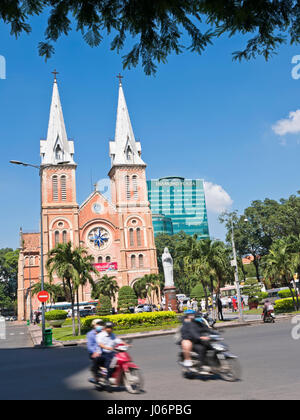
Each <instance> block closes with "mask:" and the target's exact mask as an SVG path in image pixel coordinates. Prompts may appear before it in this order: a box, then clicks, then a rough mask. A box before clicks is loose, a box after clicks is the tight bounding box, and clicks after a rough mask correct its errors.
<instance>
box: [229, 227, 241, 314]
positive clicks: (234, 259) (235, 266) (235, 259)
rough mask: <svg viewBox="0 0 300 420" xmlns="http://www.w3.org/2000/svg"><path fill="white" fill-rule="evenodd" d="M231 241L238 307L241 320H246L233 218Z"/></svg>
mask: <svg viewBox="0 0 300 420" xmlns="http://www.w3.org/2000/svg"><path fill="white" fill-rule="evenodd" d="M231 241H232V251H233V265H234V278H235V287H236V291H237V298H238V307H239V320H240V321H244V316H243V308H242V300H241V290H240V281H239V272H238V264H237V256H236V249H235V242H234V231H233V220H232V219H231Z"/></svg>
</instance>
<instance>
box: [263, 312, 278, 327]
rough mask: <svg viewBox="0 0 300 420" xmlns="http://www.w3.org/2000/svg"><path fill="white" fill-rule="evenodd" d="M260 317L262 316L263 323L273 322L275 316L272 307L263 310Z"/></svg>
mask: <svg viewBox="0 0 300 420" xmlns="http://www.w3.org/2000/svg"><path fill="white" fill-rule="evenodd" d="M261 317H262V320H263V322H264V323H266V324H267V323H272V324H274V322H275V318H276V316H275V312H274V309H269V310H267V311H265V312H263V313H262V314H261Z"/></svg>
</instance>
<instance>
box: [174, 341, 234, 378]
mask: <svg viewBox="0 0 300 420" xmlns="http://www.w3.org/2000/svg"><path fill="white" fill-rule="evenodd" d="M208 337H209V341H207V342H206V346H207V351H206V354H205V358H204V363H203V365H201V363H200V361H199V356H198V353H195V352H192V353H191V358H192V362H193V366H192V367H185V366H183V360H184V357H183V353H182V351H181V352H180V353H179V361H178V362H179V364H180V365H181V367H182V373H183V376H184V377H186V378H188V379H192V378H194V377H195V376H201V375H203V373H204V372H205V375H208V376H209V375H210V376H214V375H218V376H220V377H221V378H222V379H223V380H225V381H228V382H235V381H237V380H239V379H240V376H241V368H240V364H239V361H238V357H237V356H235V355H234V354H232V353H230V352H229V349H228V347H227V345H226V344H224V343H223V342H222V341H223V338H221V337H220V335H219V334H217V333H214V334H210V335H209V336H208Z"/></svg>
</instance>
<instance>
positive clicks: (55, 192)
mask: <svg viewBox="0 0 300 420" xmlns="http://www.w3.org/2000/svg"><path fill="white" fill-rule="evenodd" d="M52 199H53V201H57V200H58V178H57V175H53V177H52Z"/></svg>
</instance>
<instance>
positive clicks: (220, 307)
mask: <svg viewBox="0 0 300 420" xmlns="http://www.w3.org/2000/svg"><path fill="white" fill-rule="evenodd" d="M217 308H218V318H219V321H224V318H223V304H222V300H221V298H220V296H219V295H218V296H217Z"/></svg>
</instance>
